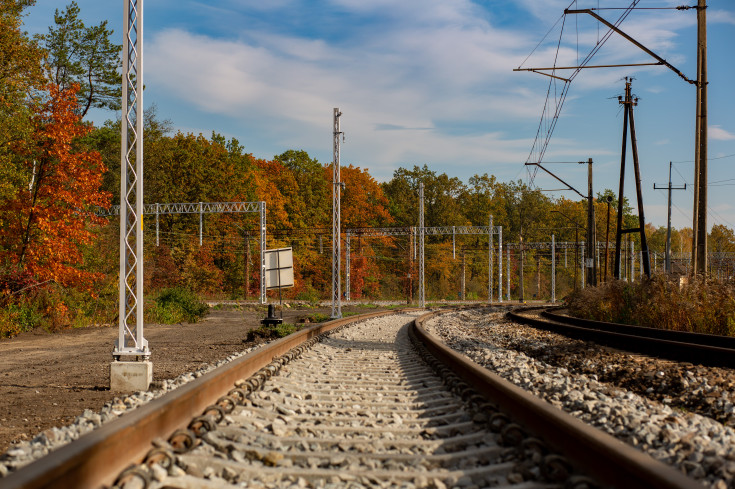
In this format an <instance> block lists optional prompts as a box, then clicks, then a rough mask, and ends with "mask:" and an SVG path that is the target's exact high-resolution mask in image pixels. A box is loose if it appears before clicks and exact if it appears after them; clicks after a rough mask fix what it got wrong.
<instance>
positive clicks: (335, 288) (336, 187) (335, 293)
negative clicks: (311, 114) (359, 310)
mask: <svg viewBox="0 0 735 489" xmlns="http://www.w3.org/2000/svg"><path fill="white" fill-rule="evenodd" d="M341 115H342V112H340V111H339V108H335V109H334V130H333V132H332V136H333V139H334V162H333V172H332V319H337V318H341V317H342V266H341V265H342V259H341V255H342V247H341V241H340V240H341V229H340V228H341V214H340V211H341V208H340V197H341V195H342V192H341V191H342V185H343V184H342V181H341V177H340V168H339V149H340V148H339V138H340V136H342V135H343V133H342V132H341V131H340V129H339V118H340V116H341Z"/></svg>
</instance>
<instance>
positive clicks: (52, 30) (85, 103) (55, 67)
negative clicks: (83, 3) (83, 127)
mask: <svg viewBox="0 0 735 489" xmlns="http://www.w3.org/2000/svg"><path fill="white" fill-rule="evenodd" d="M79 12H80V10H79V5H77V3H76V2H74V1H72V2H71V3H70V4H69V5H67V6H66V8H65V9H64V10H63V11H62V12H59V10H58V9H57V10H56V12H55V14H54V25H53V26H50V27H49V29H48V34H45V35H39V36H38V40H39V41H40V44H41V46H42V47H43V48H44V49H46V51H47V52H48V58H47V61H46V69H47V71H48V76H49V78H50V79H51V81H52V82H54V83H55V84H57V85H58V86H59V88H60V89H61V90H66V89H67V88H69V87H70V86H71V85H72V84H75V83H76V84H79V86H80V87H81V88H80V90H79V92H78V93H77V98H78V100H79V112H80V114H81V116H82V117H84V116H85V115H86V114H87V112H88V111H89V109H91V108H92V107H95V108H101V109H110V110H119V109H120V103H121V91H122V88H121V86H122V78H121V74H120V66H121V61H120V53H121V49H122V46H121V45H120V44H115V43H113V42H112V41H111V40H110V38H111V36H112V34H113V31H112V29H109V28H108V27H107V21H106V20H105V21H102V22H100V24H99V25H95V26H91V27H87V26H85V25H84V22H83V21H82V20H81V19H80V18H79Z"/></svg>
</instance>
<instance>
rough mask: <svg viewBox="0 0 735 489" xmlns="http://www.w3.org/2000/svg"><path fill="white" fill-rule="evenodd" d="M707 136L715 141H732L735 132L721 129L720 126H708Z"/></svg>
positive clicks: (734, 137)
mask: <svg viewBox="0 0 735 489" xmlns="http://www.w3.org/2000/svg"><path fill="white" fill-rule="evenodd" d="M707 136H708V137H709V139H714V140H716V141H732V140H733V139H735V134H733V133H731V132H729V131H727V130H725V129H723V128H722V127H720V126H709V127H708V128H707Z"/></svg>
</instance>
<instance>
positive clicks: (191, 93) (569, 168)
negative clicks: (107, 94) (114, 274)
mask: <svg viewBox="0 0 735 489" xmlns="http://www.w3.org/2000/svg"><path fill="white" fill-rule="evenodd" d="M570 1H571V0H475V1H471V0H451V1H450V0H404V1H401V2H396V1H387V0H267V1H263V0H258V1H254V0H221V1H218V2H203V1H193V0H155V1H153V0H148V1H147V2H146V3H145V12H144V23H145V25H144V27H145V32H144V39H145V46H144V60H145V68H144V80H145V84H146V92H145V95H144V101H145V105H146V106H148V105H150V104H153V103H155V104H156V105H157V107H158V114H159V116H160V117H161V118H167V119H170V120H171V121H172V122H173V123H174V127H175V128H177V129H180V130H181V131H184V132H194V133H200V132H201V133H203V134H204V135H206V136H209V135H210V134H211V132H212V131H213V130H214V131H217V132H219V133H221V134H223V135H225V136H226V137H236V138H237V139H238V140H239V141H240V142H241V144H243V145H244V146H245V148H246V150H247V151H248V152H252V153H253V154H254V155H255V156H256V157H260V158H271V157H273V156H274V155H277V154H280V153H282V152H283V151H285V150H287V149H304V150H306V151H307V152H308V153H309V154H310V155H311V156H313V157H315V158H317V159H318V160H319V161H321V162H322V163H328V162H330V161H331V159H332V134H331V131H332V109H333V108H334V107H339V108H340V109H341V110H342V113H343V116H342V120H341V123H342V129H343V131H345V133H346V142H345V143H344V144H343V146H342V152H341V156H342V163H343V164H349V163H351V164H353V165H356V166H360V167H362V168H367V169H369V171H370V173H371V175H373V176H374V177H375V178H376V179H378V180H380V181H385V180H389V179H390V178H391V177H392V175H393V172H394V171H395V170H396V169H397V168H399V167H408V168H412V167H413V166H414V165H427V166H428V167H429V169H431V170H433V171H435V172H437V173H447V174H448V175H449V176H453V177H459V178H460V179H462V180H463V181H465V182H466V181H467V180H468V179H469V177H471V176H472V175H475V174H483V173H489V174H493V175H495V176H496V177H497V178H498V180H500V181H509V180H517V179H523V180H524V181H527V182H528V181H529V179H528V172H527V167H525V166H524V162H525V161H526V160H527V158H528V157H529V153H530V152H531V148H532V144H533V140H534V137H535V135H536V130H537V128H538V126H539V120H540V116H541V113H542V109H543V107H544V101H545V99H546V92H547V88H548V81H549V78H548V77H544V76H541V75H538V74H533V73H529V72H514V71H512V70H513V68H517V67H519V66H521V65H522V66H523V67H542V66H543V67H545V66H552V65H553V63H554V57H555V55H556V46H557V44H558V43H559V39H560V28H559V26H560V24H557V25H556V27H555V28H554V29H552V26H554V24H555V22H557V20H559V18H560V17H561V15H562V12H563V10H564V8H566V7H568V6H569V5H570ZM66 3H67V2H66V1H63V0H61V1H59V0H37V5H36V6H35V7H32V8H31V9H29V15H28V17H27V18H26V26H25V27H26V29H27V30H28V31H29V32H31V33H37V32H45V31H46V29H47V26H48V25H49V24H50V23H51V22H52V21H53V12H54V9H56V8H59V9H63V8H64V6H65V5H66ZM683 3H686V4H695V3H696V1H695V0H689V2H688V3H687V2H683V1H682V0H676V1H672V0H642V1H641V2H640V3H639V7H671V6H676V5H680V4H683ZM78 4H79V5H80V8H81V11H82V17H83V19H84V20H85V22H86V23H87V25H91V24H94V23H98V22H100V21H101V20H105V19H106V20H108V21H109V22H110V25H111V27H112V28H114V29H115V36H116V41H117V42H121V38H122V27H123V26H122V12H123V2H122V1H120V0H116V1H114V2H113V1H100V0H78ZM628 4H629V0H616V1H612V0H579V1H578V2H577V3H576V5H572V7H573V8H580V9H581V8H590V7H598V5H599V7H625V6H627V5H628ZM708 4H709V8H708V12H707V16H708V19H707V20H708V49H709V53H708V55H709V62H708V69H709V73H708V76H709V82H710V83H709V100H710V103H709V157H710V158H714V159H712V161H710V164H709V181H710V182H711V186H710V188H709V207H710V213H709V218H708V224H709V226H712V225H713V224H724V225H727V226H728V227H730V228H735V201H734V200H733V199H732V198H731V197H730V195H731V194H730V193H731V192H732V191H733V190H735V156H733V155H735V96H734V95H733V90H732V87H733V81H732V80H733V79H735V63H733V54H732V50H733V47H734V46H735V2H733V1H732V0H710V1H709V2H708ZM599 13H600V14H601V15H602V16H603V17H605V18H606V19H608V20H609V21H614V20H615V19H617V17H618V16H619V15H620V13H621V11H619V10H602V11H600V12H599ZM620 27H621V29H622V30H624V31H625V32H627V33H628V34H630V35H631V36H633V37H634V38H636V39H637V40H639V41H640V42H641V43H643V44H644V45H645V46H646V47H648V48H650V49H651V50H653V51H655V52H656V53H657V54H659V55H660V56H662V57H663V58H665V59H666V60H667V61H668V62H670V63H671V64H673V65H674V66H676V67H677V68H678V69H680V70H681V71H682V72H684V74H686V75H687V76H689V77H690V78H695V76H696V71H695V63H696V51H695V40H696V13H695V11H694V10H689V11H677V10H670V9H669V10H643V9H641V10H635V11H634V12H632V13H631V14H630V15H629V16H628V17H627V18H626V20H625V21H624V22H623V23H622V24H621V26H620ZM550 29H552V30H551V33H550V34H549V36H548V37H547V38H546V41H545V42H544V43H542V44H541V45H540V46H539V47H538V49H536V50H535V51H534V48H535V47H536V45H537V44H538V43H539V41H541V40H542V39H544V34H546V33H547V31H549V30H550ZM605 32H606V29H605V28H604V26H599V29H598V23H596V22H595V21H594V19H592V18H591V17H590V16H572V15H569V16H567V17H566V19H564V32H563V36H562V37H561V49H560V50H559V58H558V60H557V65H574V64H576V63H577V59H578V56H579V57H584V55H585V54H586V53H587V52H588V51H589V50H590V49H591V48H592V47H593V46H594V45H595V44H596V43H597V42H598V39H599V38H600V37H601V36H603V35H604V34H605ZM532 51H533V55H532V56H531V57H530V58H528V59H527V60H526V58H527V56H528V55H529V54H530V53H531V52H532ZM524 60H526V61H525V62H524ZM649 61H651V58H650V57H648V55H646V54H645V53H643V52H642V51H641V50H639V49H638V48H636V47H635V46H633V45H632V44H630V43H629V42H628V41H626V40H624V39H622V38H621V37H619V36H617V35H614V36H613V37H612V38H611V39H610V40H609V41H608V42H607V43H606V44H604V46H602V48H601V49H600V51H599V52H598V53H597V55H596V56H595V58H594V59H593V60H592V62H591V63H590V64H619V63H645V62H649ZM560 74H562V73H560ZM625 76H633V77H634V78H635V79H634V81H633V92H634V94H635V95H637V96H638V97H640V102H639V104H638V106H637V107H636V108H635V122H636V131H637V140H638V148H639V153H640V161H641V176H642V181H643V190H644V194H643V199H644V205H645V212H646V220H647V221H648V222H653V223H654V224H655V225H657V226H665V225H666V191H664V190H653V185H654V183H656V184H659V185H666V183H667V177H668V163H669V161H674V162H675V165H674V173H673V177H672V179H673V183H674V184H675V185H681V184H683V183H687V190H686V191H674V192H673V202H674V210H673V212H672V220H673V224H674V226H675V227H679V228H681V227H685V226H687V227H690V226H691V224H692V222H691V215H692V198H693V193H692V191H691V184H692V181H693V168H694V166H693V163H692V162H691V160H693V157H694V109H695V90H694V88H693V86H692V85H689V84H688V83H686V82H685V81H683V80H682V79H681V78H679V77H678V76H677V75H676V74H674V73H673V72H671V71H669V70H668V69H667V68H665V67H660V66H655V67H644V68H615V69H598V70H583V71H582V72H581V73H580V74H579V75H578V76H577V77H576V78H575V80H574V82H573V83H572V84H571V86H570V88H569V92H568V96H567V99H566V102H565V104H564V106H563V108H562V111H561V116H560V118H559V120H558V123H557V125H556V130H555V132H554V134H553V136H552V138H551V141H550V143H549V146H548V149H547V151H546V155H545V161H549V162H569V161H571V162H575V161H582V160H586V159H587V158H593V160H594V169H595V170H594V173H595V175H594V189H595V192H598V191H601V190H602V189H604V188H611V189H614V190H615V191H616V192H617V186H618V179H619V167H620V148H621V135H622V122H623V118H622V113H621V110H620V105H619V104H618V102H617V96H618V95H621V94H622V93H623V89H624V81H623V78H624V77H625ZM115 116H116V115H115V114H112V113H100V112H97V113H95V114H94V115H93V120H95V121H96V122H102V121H104V120H105V119H108V118H114V117H115ZM627 161H628V167H627V169H626V180H627V182H626V196H627V197H628V198H629V199H631V201H633V200H634V196H635V193H634V184H633V181H632V159H631V158H630V155H629V156H628V158H627ZM547 167H548V168H549V169H550V170H552V171H554V172H555V173H557V174H559V175H560V176H561V177H562V178H563V179H564V180H565V181H567V182H569V183H570V184H571V185H572V186H574V187H575V188H577V189H579V190H580V191H582V192H583V193H585V192H586V188H587V183H586V178H587V172H586V167H585V166H581V165H577V164H556V163H549V164H548V165H547ZM533 184H534V185H536V186H538V187H539V188H542V189H545V190H550V189H558V188H560V185H559V184H558V183H557V182H555V181H554V180H552V179H551V178H549V177H546V176H542V175H541V174H539V175H537V176H536V178H534V179H533ZM550 193H551V194H552V195H555V196H558V195H564V196H566V197H568V198H570V199H576V198H578V196H577V195H576V194H574V193H573V192H568V191H567V192H550ZM447 224H448V225H450V224H452V223H447Z"/></svg>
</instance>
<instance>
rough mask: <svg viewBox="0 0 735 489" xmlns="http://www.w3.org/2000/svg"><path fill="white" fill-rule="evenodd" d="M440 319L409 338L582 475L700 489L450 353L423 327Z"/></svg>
mask: <svg viewBox="0 0 735 489" xmlns="http://www.w3.org/2000/svg"><path fill="white" fill-rule="evenodd" d="M438 314H441V312H437V313H430V314H426V315H423V316H421V317H420V318H418V319H417V320H416V321H415V323H414V326H413V328H412V329H411V334H413V335H415V336H416V337H417V338H418V339H419V341H421V343H423V344H424V346H425V347H426V348H427V349H428V350H429V351H430V352H431V353H432V354H433V355H434V356H435V357H436V358H437V360H439V361H440V362H442V363H443V364H444V365H446V366H447V367H448V368H450V369H451V370H452V371H454V373H455V375H457V376H458V377H460V378H461V379H462V380H464V382H466V383H467V384H468V385H470V386H471V387H473V388H474V389H475V390H476V391H477V392H478V393H480V394H482V395H483V396H485V397H486V398H487V399H488V401H489V402H491V403H492V404H495V405H497V407H498V408H499V409H500V410H501V411H504V412H505V413H507V414H508V415H509V416H511V417H512V418H514V419H516V420H517V421H518V422H520V423H521V424H523V425H524V426H525V427H527V428H528V429H529V430H530V431H532V432H534V433H535V434H536V435H538V436H539V437H541V438H543V439H544V440H545V441H546V442H547V443H548V444H549V445H550V446H553V447H554V448H556V449H557V450H559V451H560V452H561V453H562V454H564V455H565V456H566V457H568V458H569V459H570V460H572V461H573V462H574V463H575V464H576V466H577V467H578V468H579V469H580V470H582V471H583V472H585V473H587V474H589V475H591V476H593V477H595V478H597V479H598V480H600V481H602V482H604V483H607V484H611V485H612V486H614V487H625V488H626V489H637V488H640V489H652V488H661V489H664V488H666V489H701V488H702V485H701V484H699V483H698V482H696V481H695V480H693V479H690V478H688V477H687V476H686V475H684V474H682V473H681V472H679V471H677V470H676V469H674V468H672V467H670V466H668V465H665V464H663V463H662V462H659V461H657V460H655V459H653V458H652V457H650V456H649V455H646V454H644V453H643V452H641V451H639V450H636V449H635V448H633V447H631V446H629V445H626V444H625V443H623V442H621V441H619V440H617V439H616V438H614V437H612V436H611V435H608V434H607V433H604V432H602V431H600V430H598V429H596V428H593V427H591V426H589V425H587V424H585V423H583V422H582V421H580V420H578V419H577V418H574V417H573V416H571V415H570V414H567V413H565V412H564V411H562V410H560V409H557V408H555V407H554V406H552V405H551V404H549V403H547V402H545V401H543V400H541V399H539V398H537V397H535V396H533V395H531V394H529V393H528V392H526V391H524V390H523V389H521V388H519V387H516V386H515V385H513V384H511V383H510V382H508V381H507V380H505V379H503V378H501V377H500V376H498V375H496V374H494V373H492V372H490V371H489V370H487V369H485V368H482V367H480V366H479V365H477V364H476V363H474V362H473V361H471V360H470V359H468V358H467V357H465V356H463V355H460V354H459V353H457V352H456V351H454V350H452V349H451V348H449V347H448V346H446V345H445V344H444V343H442V342H441V341H440V340H439V339H438V338H437V337H436V336H434V335H432V334H431V333H429V332H427V331H426V329H424V327H423V324H424V323H425V322H426V321H428V320H429V319H432V318H434V317H435V316H437V315H438Z"/></svg>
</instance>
